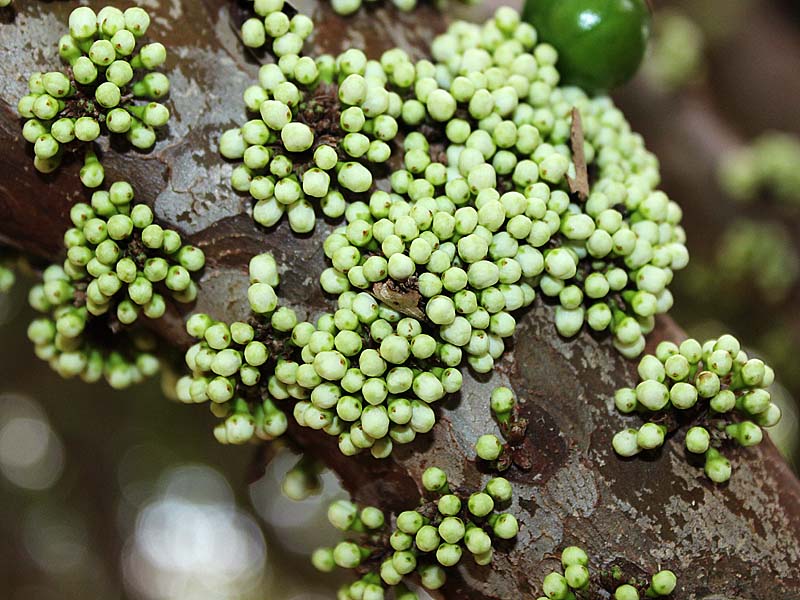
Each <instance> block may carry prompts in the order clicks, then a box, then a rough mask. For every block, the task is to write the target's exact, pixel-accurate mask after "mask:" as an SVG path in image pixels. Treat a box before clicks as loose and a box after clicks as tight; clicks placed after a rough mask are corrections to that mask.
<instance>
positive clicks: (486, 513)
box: [311, 467, 519, 600]
mask: <svg viewBox="0 0 800 600" xmlns="http://www.w3.org/2000/svg"><path fill="white" fill-rule="evenodd" d="M422 484H423V487H424V488H425V490H427V492H429V494H428V497H427V498H425V499H423V503H422V504H421V506H420V507H419V508H418V509H416V510H407V511H404V512H401V513H399V514H397V515H396V516H395V518H394V523H393V524H392V523H390V522H387V519H386V517H385V515H384V514H383V513H382V512H381V511H380V510H379V509H377V508H374V507H365V508H362V509H360V510H359V508H358V507H357V506H356V505H355V504H353V503H352V502H348V501H344V500H339V501H337V502H334V503H333V504H331V506H330V508H329V509H328V520H329V521H330V522H331V524H332V525H333V526H334V527H336V528H337V529H339V530H341V531H343V532H349V533H351V534H352V538H351V539H347V540H344V541H342V542H340V543H339V544H337V545H336V546H335V547H333V548H319V549H318V550H316V551H315V552H314V554H313V556H312V559H311V560H312V563H313V564H314V566H315V567H316V568H317V569H319V570H320V571H323V572H326V573H327V572H330V571H332V570H333V569H334V568H335V567H337V566H338V567H340V568H342V569H354V570H356V571H357V572H360V573H362V574H363V575H362V577H361V578H360V579H358V580H357V581H356V582H354V583H352V584H348V585H345V586H344V587H342V588H341V589H340V590H339V593H338V596H337V597H338V598H339V599H340V600H383V598H384V594H385V593H386V590H387V589H392V590H393V592H394V594H395V596H394V597H395V598H402V599H403V600H416V599H417V595H416V594H414V593H412V592H410V591H409V590H408V588H407V587H405V585H404V583H403V581H404V578H405V577H407V576H411V574H412V573H414V572H416V573H417V575H418V577H419V580H420V582H421V584H422V586H423V587H424V588H426V589H428V590H436V589H439V588H440V587H442V586H443V585H444V584H445V582H446V580H447V573H446V569H447V568H449V567H454V566H456V565H457V564H458V563H459V562H460V561H461V559H462V557H463V555H464V551H465V550H466V551H468V552H469V553H470V554H471V555H472V558H473V560H474V561H475V563H476V564H478V565H488V564H490V563H491V561H492V555H493V544H494V540H511V539H513V538H515V537H516V535H517V533H518V532H519V524H518V523H517V519H516V518H515V517H514V515H512V514H511V513H504V512H499V511H498V510H497V509H498V508H499V507H500V506H503V505H507V504H508V503H509V502H510V501H511V496H512V488H511V484H510V483H509V482H508V481H507V480H506V479H503V478H502V477H497V478H494V479H490V480H489V481H488V482H487V483H486V486H485V488H484V490H483V491H480V492H476V493H473V494H471V495H470V496H469V497H468V498H465V497H462V496H461V495H459V494H457V493H453V492H452V491H451V490H450V487H449V485H448V481H447V474H446V473H445V472H444V471H443V470H441V469H439V468H438V467H431V468H429V469H427V470H426V471H425V472H424V473H423V475H422Z"/></svg>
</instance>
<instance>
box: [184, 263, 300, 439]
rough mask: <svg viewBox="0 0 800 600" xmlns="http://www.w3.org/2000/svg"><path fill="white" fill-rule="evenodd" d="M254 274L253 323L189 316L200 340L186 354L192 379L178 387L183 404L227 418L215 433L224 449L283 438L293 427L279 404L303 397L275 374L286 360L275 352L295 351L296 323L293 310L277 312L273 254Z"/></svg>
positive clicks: (190, 327)
mask: <svg viewBox="0 0 800 600" xmlns="http://www.w3.org/2000/svg"><path fill="white" fill-rule="evenodd" d="M249 271H250V287H249V288H248V294H247V295H248V299H249V301H250V306H251V308H252V310H253V312H254V313H255V314H256V317H255V318H254V319H253V321H252V324H251V323H246V322H243V321H237V322H234V323H231V324H227V323H223V322H221V321H215V320H214V319H212V318H211V317H210V316H209V315H207V314H203V313H197V314H194V315H192V316H191V317H189V319H188V320H187V322H186V331H187V332H188V333H189V335H191V336H192V337H194V338H196V339H197V340H199V341H198V342H197V343H195V344H193V345H192V346H191V347H190V348H189V349H188V350H187V351H186V364H187V366H188V367H189V369H190V370H191V371H192V374H191V375H187V376H184V377H182V378H180V379H179V380H178V382H177V396H178V399H179V400H181V401H182V402H186V403H203V402H208V401H210V407H211V411H212V412H213V413H214V414H215V415H216V416H217V417H220V418H222V419H224V420H223V422H221V423H220V424H219V425H218V426H217V427H216V428H215V429H214V435H215V437H216V438H217V440H219V441H220V442H221V443H225V444H243V443H246V442H248V441H250V440H251V439H253V438H254V437H255V438H258V439H261V440H271V439H274V438H276V437H278V436H280V435H282V434H283V433H284V432H285V431H286V428H287V425H288V422H287V418H286V413H285V412H283V411H281V410H279V409H278V408H277V406H276V404H275V402H274V400H276V399H280V400H283V399H285V398H288V397H289V396H290V394H291V393H294V395H295V396H301V395H302V393H301V391H300V390H299V389H296V388H295V387H288V388H287V386H285V385H284V384H283V383H281V382H280V381H279V380H278V379H277V378H276V377H275V375H274V374H272V373H273V372H274V371H276V369H275V364H276V359H277V360H278V361H279V362H280V360H281V357H280V356H273V352H274V351H275V350H278V351H280V352H284V351H286V352H291V349H290V346H291V340H290V334H291V332H292V329H293V328H294V326H295V325H296V324H297V317H296V315H295V313H294V311H293V310H291V309H290V308H286V307H281V308H279V309H277V305H278V298H277V296H276V294H275V290H274V288H275V287H277V286H278V283H279V276H278V268H277V264H276V262H275V259H274V258H273V257H272V255H271V254H268V253H265V254H259V255H257V256H254V257H253V258H252V259H251V260H250V265H249ZM276 309H277V310H276ZM264 374H266V376H265V377H263V379H262V375H264ZM264 384H265V385H264Z"/></svg>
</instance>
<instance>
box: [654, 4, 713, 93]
mask: <svg viewBox="0 0 800 600" xmlns="http://www.w3.org/2000/svg"><path fill="white" fill-rule="evenodd" d="M705 45H706V40H705V34H704V33H703V30H702V28H701V27H700V26H699V25H698V24H697V23H695V22H694V21H693V20H692V19H691V18H690V17H688V16H687V15H685V14H683V13H682V12H679V11H675V10H663V11H661V12H660V13H659V15H658V18H656V19H654V30H653V36H652V38H651V42H650V47H649V52H648V54H647V58H646V59H645V61H644V64H643V66H642V71H643V73H644V74H645V76H646V77H647V78H648V79H649V80H650V81H652V82H653V83H655V84H656V85H658V86H660V87H663V88H666V89H668V90H674V89H678V88H680V87H682V86H684V85H686V84H687V83H690V82H691V81H692V79H694V78H695V77H697V76H698V75H699V74H701V73H702V71H703V67H704V64H703V53H704V51H705Z"/></svg>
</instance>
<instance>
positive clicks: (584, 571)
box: [539, 546, 678, 600]
mask: <svg viewBox="0 0 800 600" xmlns="http://www.w3.org/2000/svg"><path fill="white" fill-rule="evenodd" d="M561 566H562V570H563V571H553V572H551V573H549V574H548V575H547V576H546V577H545V578H544V581H543V582H542V591H543V592H544V596H542V597H541V598H539V600H575V599H576V598H579V597H580V598H583V597H584V596H583V595H582V592H584V593H585V592H587V591H592V587H593V586H592V578H591V573H590V572H589V557H588V556H587V554H586V552H585V551H584V550H583V549H581V548H579V547H577V546H569V547H568V548H564V550H563V551H562V552H561ZM610 573H611V576H612V577H611V578H612V579H616V580H621V579H624V576H623V575H622V574H621V572H620V571H619V570H618V569H615V568H612V569H611V570H610ZM677 584H678V580H677V578H676V577H675V574H674V573H673V572H672V571H669V570H663V571H659V572H658V573H656V574H655V575H653V577H652V578H651V579H650V581H649V582H648V581H637V580H635V579H632V580H630V581H628V582H626V583H622V584H619V585H618V586H617V587H616V589H615V591H614V595H613V596H612V598H613V600H639V599H640V598H641V597H644V598H658V597H661V596H669V595H670V594H671V593H672V592H673V591H674V590H675V587H676V586H677ZM595 591H596V590H595ZM592 597H594V596H592ZM604 597H607V596H604Z"/></svg>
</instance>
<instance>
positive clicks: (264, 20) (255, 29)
mask: <svg viewBox="0 0 800 600" xmlns="http://www.w3.org/2000/svg"><path fill="white" fill-rule="evenodd" d="M251 1H252V2H253V10H254V11H255V13H256V15H258V16H256V17H251V18H249V19H247V20H246V21H245V22H244V23H242V28H241V36H242V43H244V45H245V46H247V47H249V48H261V47H262V46H265V45H266V44H267V42H269V41H271V42H272V53H273V54H274V55H275V56H277V57H279V58H280V57H282V56H292V55H294V56H297V55H299V54H300V53H301V52H302V51H303V44H304V42H305V40H306V38H307V37H308V36H309V35H311V32H312V31H313V30H314V23H313V21H312V20H311V19H310V18H308V17H307V16H306V15H304V14H302V13H299V12H297V11H295V10H293V8H292V7H291V6H289V5H285V3H284V0H251ZM284 8H286V9H287V10H286V11H284ZM290 13H294V14H293V15H292V16H290Z"/></svg>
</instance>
